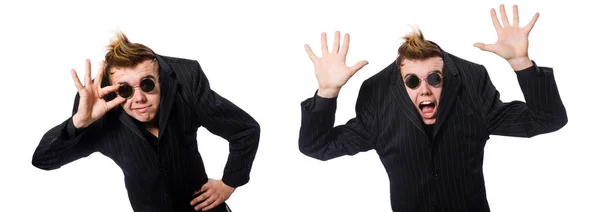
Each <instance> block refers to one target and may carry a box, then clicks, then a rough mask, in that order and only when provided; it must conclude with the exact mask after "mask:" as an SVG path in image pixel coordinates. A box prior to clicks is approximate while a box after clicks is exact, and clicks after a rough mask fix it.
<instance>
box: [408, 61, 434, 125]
mask: <svg viewBox="0 0 600 212" xmlns="http://www.w3.org/2000/svg"><path fill="white" fill-rule="evenodd" d="M443 67H444V61H443V60H442V58H441V57H432V58H429V59H425V60H404V61H402V64H401V74H402V79H403V81H404V87H405V88H406V92H407V93H408V96H409V97H410V99H411V101H412V102H413V104H414V105H415V107H416V108H417V110H418V111H419V114H420V115H421V118H422V119H423V122H424V123H425V124H426V125H432V124H434V123H435V118H436V116H437V109H438V104H439V102H440V94H441V93H442V84H443V79H442V78H441V76H443V74H442V73H443V71H444V70H443ZM428 78H429V79H428ZM428 81H429V82H431V83H433V84H434V85H435V86H434V85H431V84H430V83H428Z"/></svg>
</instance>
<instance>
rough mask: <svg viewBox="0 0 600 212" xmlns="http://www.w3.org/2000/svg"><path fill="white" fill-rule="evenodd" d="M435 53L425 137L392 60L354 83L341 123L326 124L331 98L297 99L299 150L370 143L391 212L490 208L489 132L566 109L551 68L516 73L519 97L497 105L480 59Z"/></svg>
mask: <svg viewBox="0 0 600 212" xmlns="http://www.w3.org/2000/svg"><path fill="white" fill-rule="evenodd" d="M443 55H444V56H443V60H444V75H445V77H444V84H443V88H442V94H441V97H440V104H439V108H438V115H437V120H436V124H435V125H434V128H433V136H432V139H430V138H429V137H428V136H427V134H426V133H425V130H424V124H423V122H422V120H421V118H420V116H419V114H418V111H417V110H416V109H415V107H414V106H413V103H412V102H411V101H410V99H409V96H408V94H407V92H406V89H405V87H404V82H403V81H402V78H401V76H400V72H399V71H398V70H399V69H398V66H397V65H396V63H392V64H390V65H389V66H388V67H386V68H385V69H384V70H382V71H381V72H379V73H377V74H376V75H374V76H372V77H370V78H369V79H367V80H365V81H364V82H363V83H362V85H361V88H360V91H359V94H358V99H357V103H356V108H355V110H356V117H355V118H352V119H350V120H349V121H348V122H347V123H346V124H344V125H338V126H334V121H335V111H336V107H337V105H336V99H335V98H332V99H325V98H320V97H318V96H317V95H316V93H315V96H314V97H313V98H308V99H306V100H305V101H303V102H302V103H301V109H302V125H301V127H300V133H299V134H300V135H299V148H300V151H301V152H302V153H304V154H305V155H307V156H310V157H313V158H316V159H319V160H323V161H325V160H330V159H333V158H336V157H340V156H343V155H355V154H357V153H359V152H365V151H369V150H372V149H374V150H375V151H376V152H377V154H378V155H379V158H380V160H381V162H382V163H383V165H384V167H385V170H386V172H387V174H388V177H389V181H390V198H391V204H392V209H393V211H397V212H413V211H457V212H471V211H472V212H485V211H490V209H489V206H488V203H487V199H486V191H485V183H484V177H483V172H482V165H483V164H482V163H483V151H484V146H485V144H486V141H487V140H488V139H489V136H490V135H504V136H516V137H532V136H535V135H539V134H543V133H550V132H553V131H556V130H558V129H560V128H561V127H562V126H564V125H565V124H566V123H567V114H566V111H565V108H564V106H563V104H562V101H561V99H560V96H559V93H558V89H557V86H556V83H555V80H554V76H553V70H552V69H551V68H546V67H538V66H537V65H535V64H534V66H532V67H531V68H528V69H527V70H523V71H519V72H516V75H517V79H518V81H519V84H520V86H521V89H522V91H523V94H524V96H525V102H521V101H513V102H508V103H504V102H501V101H500V99H499V93H498V91H497V90H496V88H495V87H494V85H493V84H492V82H491V81H490V79H489V76H488V74H487V71H486V70H485V68H484V67H483V66H482V65H479V64H475V63H472V62H469V61H466V60H463V59H461V58H458V57H456V56H454V55H451V54H449V53H446V52H444V53H443Z"/></svg>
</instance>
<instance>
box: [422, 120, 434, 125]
mask: <svg viewBox="0 0 600 212" xmlns="http://www.w3.org/2000/svg"><path fill="white" fill-rule="evenodd" d="M423 123H425V125H433V124H435V119H423Z"/></svg>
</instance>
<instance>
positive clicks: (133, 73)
mask: <svg viewBox="0 0 600 212" xmlns="http://www.w3.org/2000/svg"><path fill="white" fill-rule="evenodd" d="M142 80H144V81H145V82H144V83H146V85H147V84H148V83H149V82H150V83H151V82H152V81H153V83H154V89H152V90H151V91H149V92H145V91H143V89H142V88H143V87H144V83H141V82H142ZM110 82H111V84H123V83H127V84H129V86H131V87H132V88H133V94H132V96H131V97H129V99H127V101H125V102H124V103H122V104H121V106H122V107H123V109H124V110H125V112H126V113H127V114H128V115H129V116H131V117H133V118H135V119H137V120H138V121H140V122H143V123H145V122H150V121H152V120H153V119H154V117H155V116H156V113H157V112H158V106H159V104H160V85H159V83H158V63H157V62H156V61H153V60H145V61H143V62H141V63H139V64H137V65H136V66H134V67H127V68H122V67H114V68H111V69H110ZM140 84H142V85H140ZM147 87H148V86H146V88H147Z"/></svg>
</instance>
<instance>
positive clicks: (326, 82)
mask: <svg viewBox="0 0 600 212" xmlns="http://www.w3.org/2000/svg"><path fill="white" fill-rule="evenodd" d="M349 42H350V35H348V34H347V33H346V34H345V35H344V44H343V45H342V48H341V50H340V32H339V31H336V32H335V39H334V41H333V46H332V50H331V52H329V49H328V47H327V35H326V34H325V33H321V51H322V54H323V56H322V57H321V58H319V57H317V56H316V55H315V54H314V53H313V51H312V50H311V48H310V46H308V44H307V45H304V48H305V50H306V53H307V54H308V56H309V57H310V59H311V60H312V62H313V64H314V66H315V75H316V77H317V81H319V90H332V91H339V90H340V89H341V87H342V86H344V85H345V84H346V82H348V80H349V79H350V77H352V76H353V75H354V74H355V73H356V72H357V71H358V70H360V69H361V68H362V67H364V66H365V65H367V64H368V62H367V61H366V60H363V61H360V62H358V63H356V64H355V65H353V66H351V67H348V66H347V65H346V55H347V54H348V48H349ZM334 93H335V92H334Z"/></svg>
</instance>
